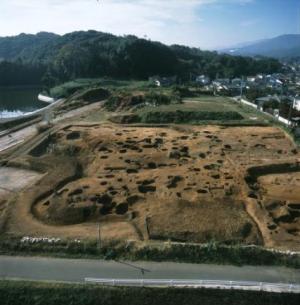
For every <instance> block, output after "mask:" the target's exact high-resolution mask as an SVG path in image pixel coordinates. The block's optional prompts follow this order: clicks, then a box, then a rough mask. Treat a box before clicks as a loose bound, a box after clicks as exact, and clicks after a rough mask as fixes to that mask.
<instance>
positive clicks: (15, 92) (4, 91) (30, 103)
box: [0, 87, 47, 118]
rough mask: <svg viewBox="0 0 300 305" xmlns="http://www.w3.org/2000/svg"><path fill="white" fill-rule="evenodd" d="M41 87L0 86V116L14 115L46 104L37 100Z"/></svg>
mask: <svg viewBox="0 0 300 305" xmlns="http://www.w3.org/2000/svg"><path fill="white" fill-rule="evenodd" d="M40 92H41V88H14V87H11V88H6V87H0V118H9V117H16V116H19V115H21V114H23V113H26V112H32V111H35V110H37V109H40V108H42V107H45V106H47V104H45V103H43V102H40V101H39V100H38V98H37V97H38V94H39V93H40Z"/></svg>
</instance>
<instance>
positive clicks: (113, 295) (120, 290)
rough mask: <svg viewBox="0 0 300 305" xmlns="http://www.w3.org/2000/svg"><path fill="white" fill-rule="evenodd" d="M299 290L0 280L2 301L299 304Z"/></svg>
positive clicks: (145, 304)
mask: <svg viewBox="0 0 300 305" xmlns="http://www.w3.org/2000/svg"><path fill="white" fill-rule="evenodd" d="M299 298H300V296H299V294H285V293H283V294H280V293H266V292H254V291H249V292H247V291H238V290H218V289H188V288H182V289H175V288H168V289H166V288H161V289H160V288H143V287H101V286H97V285H83V284H62V283H41V282H18V281H0V300H1V304H2V305H8V304H9V305H11V304H23V305H27V304H28V305H40V304H41V305H47V304H49V305H53V304H74V305H75V304H78V305H81V304H82V305H89V304H99V305H101V304H105V305H110V304H114V305H122V304H131V305H134V304H137V305H141V304H143V305H152V304H153V305H160V304H162V305H169V304H170V305H176V304H178V305H185V304H186V305H194V304H195V305H196V304H205V305H216V304H223V305H227V304H228V305H232V304H239V305H255V304H263V305H285V304H287V305H298V304H299Z"/></svg>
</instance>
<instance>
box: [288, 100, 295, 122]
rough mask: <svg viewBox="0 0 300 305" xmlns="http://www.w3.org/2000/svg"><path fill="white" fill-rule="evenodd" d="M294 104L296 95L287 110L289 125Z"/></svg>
mask: <svg viewBox="0 0 300 305" xmlns="http://www.w3.org/2000/svg"><path fill="white" fill-rule="evenodd" d="M295 104H296V96H295V97H294V100H293V102H292V103H291V104H290V110H289V116H288V121H289V125H292V124H291V123H292V122H291V119H292V111H293V108H294V105H295Z"/></svg>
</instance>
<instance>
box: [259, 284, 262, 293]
mask: <svg viewBox="0 0 300 305" xmlns="http://www.w3.org/2000/svg"><path fill="white" fill-rule="evenodd" d="M259 290H260V291H262V290H263V283H262V282H260V285H259Z"/></svg>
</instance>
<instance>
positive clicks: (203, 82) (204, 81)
mask: <svg viewBox="0 0 300 305" xmlns="http://www.w3.org/2000/svg"><path fill="white" fill-rule="evenodd" d="M196 83H197V84H198V85H200V86H207V85H209V84H210V78H209V77H208V76H206V75H199V76H197V77H196Z"/></svg>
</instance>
